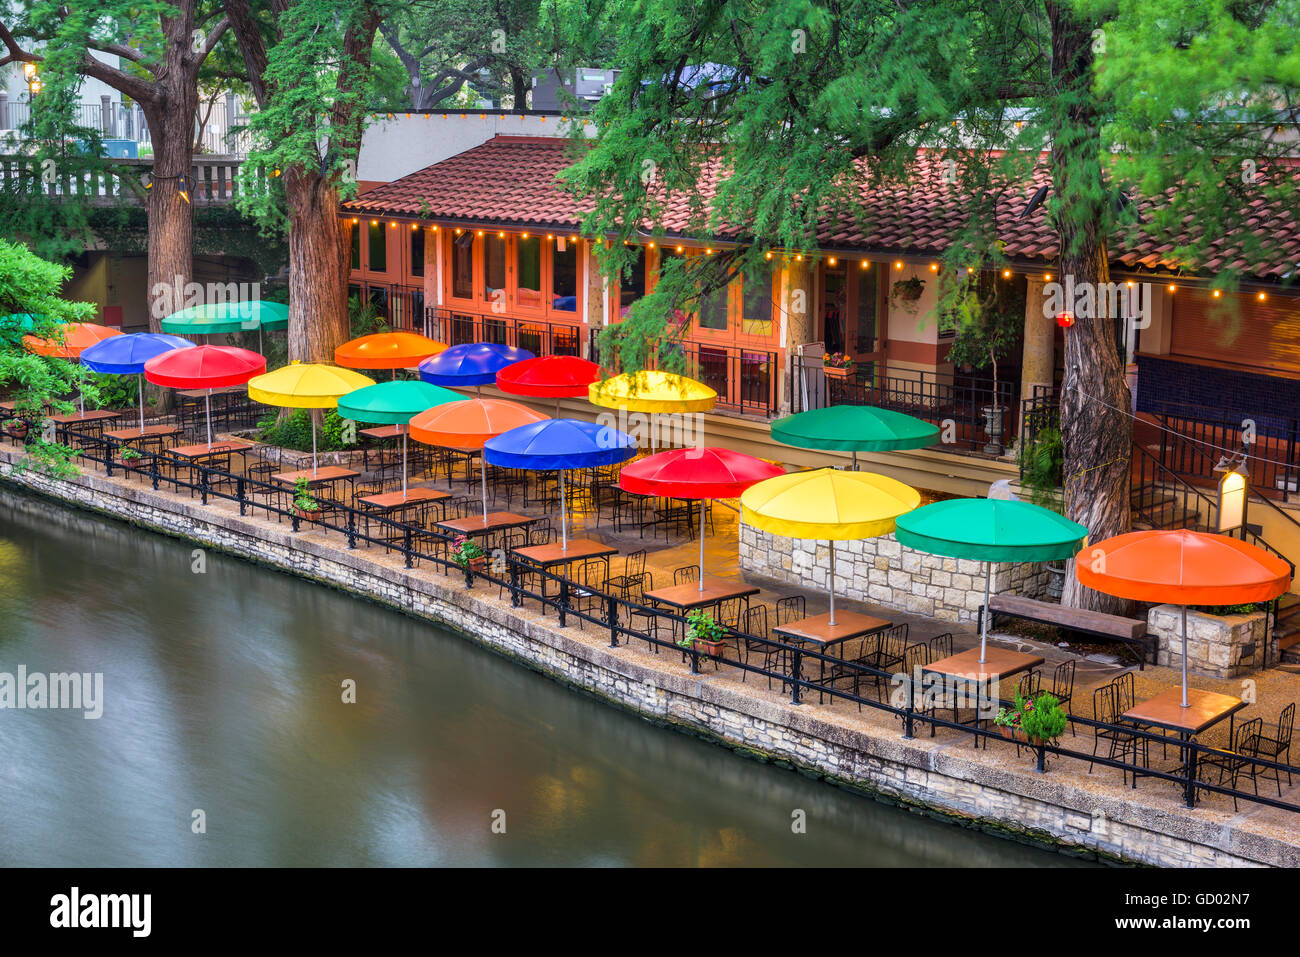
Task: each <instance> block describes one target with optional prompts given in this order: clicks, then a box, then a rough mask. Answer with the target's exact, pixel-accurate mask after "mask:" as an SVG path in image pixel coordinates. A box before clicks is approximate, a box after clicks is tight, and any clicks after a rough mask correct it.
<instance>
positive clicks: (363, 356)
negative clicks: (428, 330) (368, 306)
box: [334, 332, 447, 376]
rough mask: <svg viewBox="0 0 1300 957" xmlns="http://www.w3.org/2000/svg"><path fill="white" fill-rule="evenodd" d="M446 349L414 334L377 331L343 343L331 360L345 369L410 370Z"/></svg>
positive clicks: (437, 343)
mask: <svg viewBox="0 0 1300 957" xmlns="http://www.w3.org/2000/svg"><path fill="white" fill-rule="evenodd" d="M446 348H447V347H446V346H445V345H444V344H443V343H441V342H435V341H434V340H432V339H430V338H428V337H427V336H422V335H420V334H419V333H418V332H377V333H375V334H374V335H370V336H362V337H361V338H359V339H353V340H351V341H350V342H345V343H343V345H341V346H339V347H338V348H337V349H335V350H334V361H335V362H336V363H337V364H338V365H341V366H345V367H347V368H349V369H410V368H413V367H415V366H418V365H419V364H420V363H421V362H423V361H424V360H425V359H427V358H429V356H433V355H437V354H438V353H439V352H442V351H443V350H444V349H446ZM395 375H396V372H394V376H395Z"/></svg>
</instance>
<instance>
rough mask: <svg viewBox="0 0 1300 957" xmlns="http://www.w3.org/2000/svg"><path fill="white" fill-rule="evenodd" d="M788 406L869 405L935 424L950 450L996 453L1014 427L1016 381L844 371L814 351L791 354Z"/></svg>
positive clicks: (1008, 440)
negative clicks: (811, 353) (790, 382)
mask: <svg viewBox="0 0 1300 957" xmlns="http://www.w3.org/2000/svg"><path fill="white" fill-rule="evenodd" d="M791 364H792V368H793V374H794V383H793V390H792V396H791V400H792V401H791V406H792V409H793V411H795V412H800V411H803V410H805V409H816V408H821V407H823V406H827V405H872V406H877V407H878V408H882V409H893V410H895V411H897V412H905V413H907V414H908V415H914V416H916V417H917V418H919V419H924V420H925V421H927V422H931V423H933V424H934V425H937V426H939V429H940V434H941V438H942V442H943V444H942V445H941V446H937V447H938V448H943V449H947V450H951V451H961V452H976V453H981V454H988V455H1000V454H1002V453H1003V452H1004V451H1005V449H1006V448H1007V447H1008V446H1010V445H1011V444H1012V442H1013V441H1014V440H1015V438H1016V435H1017V433H1018V430H1019V415H1017V412H1018V411H1019V408H1020V406H1019V401H1018V400H1019V392H1020V384H1019V382H1006V381H999V382H997V383H996V386H995V384H994V382H993V380H992V379H981V378H977V377H972V376H962V375H945V374H942V373H937V372H929V371H926V370H918V371H916V372H914V373H908V374H899V375H880V374H877V373H876V372H875V371H874V369H867V368H863V369H861V370H859V371H853V372H849V373H847V374H845V373H844V371H843V370H839V369H834V368H828V367H826V366H825V365H823V364H822V359H821V358H820V357H817V356H794V357H793V358H792V360H791Z"/></svg>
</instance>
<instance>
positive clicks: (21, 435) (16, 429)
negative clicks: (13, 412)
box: [5, 416, 27, 439]
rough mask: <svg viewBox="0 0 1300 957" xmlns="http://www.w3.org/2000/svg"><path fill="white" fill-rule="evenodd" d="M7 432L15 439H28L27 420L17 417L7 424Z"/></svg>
mask: <svg viewBox="0 0 1300 957" xmlns="http://www.w3.org/2000/svg"><path fill="white" fill-rule="evenodd" d="M5 431H6V432H8V433H9V434H10V435H12V436H13V437H14V438H15V439H25V438H27V420H26V419H23V418H19V417H18V416H15V417H14V418H12V419H10V420H9V421H8V422H6V423H5Z"/></svg>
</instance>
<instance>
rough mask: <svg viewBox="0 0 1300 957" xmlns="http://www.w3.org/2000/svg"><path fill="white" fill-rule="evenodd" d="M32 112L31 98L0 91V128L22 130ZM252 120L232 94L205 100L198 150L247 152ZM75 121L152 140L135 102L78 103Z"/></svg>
mask: <svg viewBox="0 0 1300 957" xmlns="http://www.w3.org/2000/svg"><path fill="white" fill-rule="evenodd" d="M31 115H32V106H31V103H30V102H29V101H27V100H14V99H10V98H9V97H7V96H6V95H5V94H4V92H3V91H0V130H4V131H11V130H12V131H17V130H21V129H22V127H23V126H24V125H25V124H26V123H27V122H28V121H29V120H30V119H31ZM248 120H249V117H248V114H246V113H241V112H240V111H239V108H238V105H237V103H235V102H233V101H232V99H231V98H226V97H223V98H220V99H218V100H216V101H215V102H212V103H209V102H201V103H200V104H199V106H198V109H197V110H196V111H195V115H194V138H193V142H194V144H195V146H196V148H197V152H198V153H200V154H203V153H213V154H217V155H227V156H230V155H233V156H239V157H244V156H247V155H248V152H249V150H250V148H251V145H252V143H251V136H250V135H249V132H248V130H247V125H248ZM72 122H73V123H74V124H75V125H77V126H79V127H84V128H87V129H92V130H97V131H99V133H100V134H101V135H102V136H103V137H104V139H112V140H132V141H134V142H135V143H136V144H137V147H139V146H146V145H150V144H151V143H152V136H151V135H150V132H149V124H148V122H147V121H146V120H145V117H144V111H143V110H141V109H140V107H139V106H136V105H134V104H127V103H122V102H121V101H113V100H109V99H103V100H101V101H100V102H98V103H94V102H83V103H77V104H75V105H74V106H73V111H72Z"/></svg>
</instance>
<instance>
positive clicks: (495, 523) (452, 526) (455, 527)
mask: <svg viewBox="0 0 1300 957" xmlns="http://www.w3.org/2000/svg"><path fill="white" fill-rule="evenodd" d="M533 521H536V520H535V519H532V518H529V517H528V516H527V515H517V514H515V513H514V512H488V513H487V516H486V518H485V517H484V516H483V515H470V516H468V517H466V518H449V519H447V520H446V521H445V522H439V523H438V526H437V527H438V528H445V529H447V531H449V532H457V533H459V534H461V535H474V534H484V533H487V532H496V531H500V530H501V529H503V528H515V527H517V526H519V525H527V524H528V523H529V522H533Z"/></svg>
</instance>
